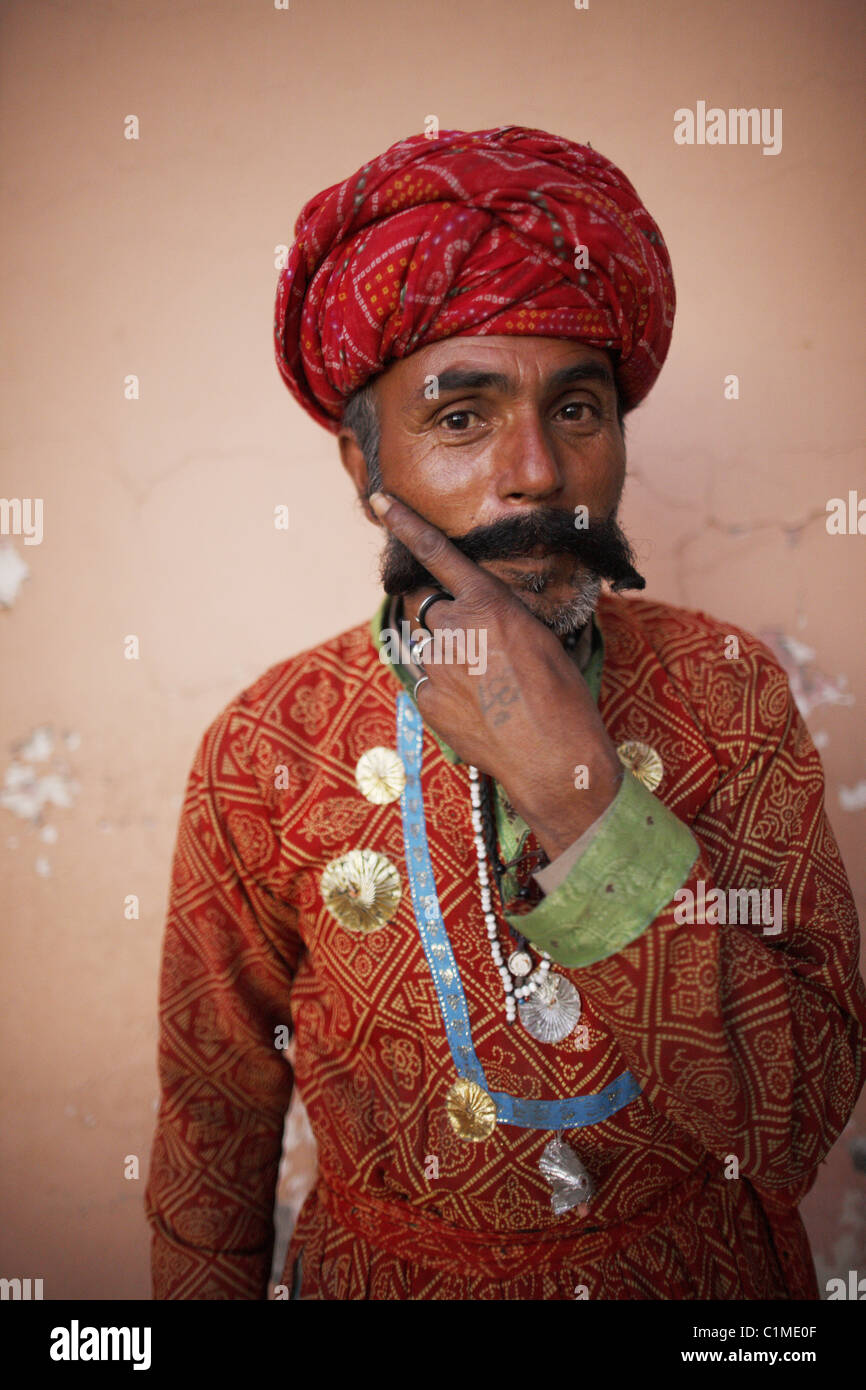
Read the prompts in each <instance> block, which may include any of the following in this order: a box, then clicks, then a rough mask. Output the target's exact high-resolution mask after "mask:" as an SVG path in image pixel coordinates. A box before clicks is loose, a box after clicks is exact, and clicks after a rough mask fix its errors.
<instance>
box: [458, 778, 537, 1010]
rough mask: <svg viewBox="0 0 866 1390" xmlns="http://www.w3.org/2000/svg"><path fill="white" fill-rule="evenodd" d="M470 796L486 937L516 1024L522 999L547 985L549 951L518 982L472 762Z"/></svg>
mask: <svg viewBox="0 0 866 1390" xmlns="http://www.w3.org/2000/svg"><path fill="white" fill-rule="evenodd" d="M469 795H470V797H471V798H472V829H473V831H474V834H475V856H476V858H477V860H478V885H479V887H480V889H481V907H482V910H483V912H484V921H485V923H486V925H487V939H488V941H489V942H490V954H491V956H492V957H493V964H494V965H495V967H496V969H497V970H498V971H499V977H500V979H501V980H502V989H503V991H504V994H505V1018H506V1021H507V1022H508V1023H514V1021H515V1019H516V1018H517V1003H518V1000H520V999H529V998H530V996H531V995H533V994H534V993H535V992H536V990H537V989H538V988H539V986H540V985H542V984H544V982H545V980H546V979H547V974H548V971H549V970H550V956H549V955H548V954H547V952H546V951H541V952H540V953H539V954H540V955H541V963H540V964H539V965H538V966H536V968H535V970H533V971H532V973H531V974H530V975H529V978H528V979H526V982H525V984H522V985H515V983H514V978H513V976H512V971H511V969H509V966H508V965H507V964H506V963H505V961H504V960H503V958H502V947H501V946H500V944H499V926H498V923H497V921H496V913H495V912H494V911H493V902H492V899H491V896H490V870H489V867H488V863H487V846H486V844H485V842H484V823H483V821H482V819H481V786H480V783H479V772H478V768H477V767H473V766H472V765H471V764H470V765H469ZM518 957H523V958H524V960H525V953H524V952H523V951H514V952H512V954H511V956H510V957H509V961H512V962H514V963H515V964H517V963H518V962H517V958H518ZM524 960H521V961H520V962H519V963H520V966H521V968H520V969H514V975H516V976H517V977H518V978H523V977H525V976H526V973H527V972H526V967H525V964H524Z"/></svg>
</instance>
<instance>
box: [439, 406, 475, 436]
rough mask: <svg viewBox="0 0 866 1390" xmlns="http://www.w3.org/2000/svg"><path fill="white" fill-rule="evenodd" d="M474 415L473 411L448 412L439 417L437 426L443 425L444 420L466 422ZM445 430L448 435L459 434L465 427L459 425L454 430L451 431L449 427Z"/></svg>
mask: <svg viewBox="0 0 866 1390" xmlns="http://www.w3.org/2000/svg"><path fill="white" fill-rule="evenodd" d="M474 414H475V411H474V410H449V411H448V413H447V414H446V415H440V416H439V424H440V425H444V424H445V421H446V420H467V419H468V418H469V416H470V415H474ZM447 428H448V432H449V434H459V433H460V431H461V428H465V426H462V427H461V426H460V425H458V426H457V428H456V429H452V428H451V426H450V425H449V426H447Z"/></svg>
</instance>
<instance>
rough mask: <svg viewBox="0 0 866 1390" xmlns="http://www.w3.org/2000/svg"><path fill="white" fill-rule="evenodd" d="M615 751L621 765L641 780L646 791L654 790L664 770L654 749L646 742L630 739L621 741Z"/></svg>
mask: <svg viewBox="0 0 866 1390" xmlns="http://www.w3.org/2000/svg"><path fill="white" fill-rule="evenodd" d="M616 751H617V756H618V758H619V760H620V762H621V763H622V764H623V766H624V767H627V768H628V770H629V772H631V773H633V774H634V776H635V777H636V778H637V779H638V781H639V782H643V784H644V786H645V787H646V788H647V790H648V791H651V792H654V791H655V789H656V787H657V786H658V785H659V782H660V781H661V780H662V777H663V776H664V771H665V768H664V763H663V762H662V760H661V758H660V757H659V755H658V753H657V752H656V750H655V749H654V748H650V746H649V744H648V743H639V742H638V741H637V739H631V740H630V741H629V742H628V743H621V744H620V745H619V747H618V748H617V750H616Z"/></svg>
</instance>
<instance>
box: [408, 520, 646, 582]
mask: <svg viewBox="0 0 866 1390" xmlns="http://www.w3.org/2000/svg"><path fill="white" fill-rule="evenodd" d="M574 522H575V518H574V516H573V515H572V514H571V512H564V511H562V510H561V509H559V508H546V509H540V510H537V511H534V512H524V513H521V514H520V515H519V516H512V517H504V518H503V519H502V520H501V521H495V522H492V523H491V524H490V525H489V526H478V527H476V528H475V529H474V530H472V531H467V532H466V534H465V535H463V536H450V537H449V540H450V541H451V544H452V545H454V546H456V548H457V549H458V550H459V551H460V552H461V553H462V554H463V555H465V556H466V557H467V558H468V559H470V560H474V561H475V563H476V564H478V563H480V562H481V561H483V560H516V559H520V558H522V557H524V556H528V555H529V554H530V552H531V551H532V550H534V549H535V548H536V547H537V546H544V549H545V552H546V553H549V554H554V553H563V552H564V553H566V554H569V555H575V556H576V557H577V558H578V559H579V560H581V561H582V562H583V563H584V564H585V565H586V566H587V568H588V569H590V570H592V571H593V572H594V573H595V574H597V575H598V576H599V577H600V578H602V579H607V580H608V581H609V582H610V585H611V588H612V589H613V590H614V591H615V592H616V593H618V592H619V591H620V590H622V589H645V588H646V580H645V579H644V578H643V576H642V575H641V574H639V573H638V571H637V570H636V569H635V567H634V554H633V552H632V549H631V546H630V545H629V542H628V541H627V539H626V537H625V535H624V534H623V532H622V530H621V529H620V526H619V524H618V522H617V521H616V520H615V518H614V517H608V518H606V519H603V520H600V521H590V522H589V524H588V525H587V526H585V527H577V526H575V524H574ZM381 575H382V583H383V586H384V589H385V592H386V593H388V594H406V593H410V592H412V591H413V590H414V589H420V588H421V587H422V586H426V585H432V586H433V587H434V588H435V587H439V585H438V581H437V580H436V579H434V578H433V576H432V575H431V574H430V572H429V570H427V569H425V567H424V566H423V565H422V564H421V562H420V561H419V560H416V558H415V556H414V555H413V554H412V552H411V550H409V549H408V548H407V547H406V546H405V545H403V543H402V541H398V540H397V538H396V537H395V536H389V538H388V543H387V546H386V549H385V553H384V555H383V557H382V564H381Z"/></svg>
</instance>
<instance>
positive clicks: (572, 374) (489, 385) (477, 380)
mask: <svg viewBox="0 0 866 1390" xmlns="http://www.w3.org/2000/svg"><path fill="white" fill-rule="evenodd" d="M428 375H433V376H435V377H436V381H437V385H438V389H439V393H440V394H442V393H443V392H446V391H483V390H485V389H487V390H493V391H502V392H503V393H504V394H505V395H509V394H511V393H512V392H513V390H514V387H513V383H512V381H511V379H510V378H509V377H507V376H506V375H505V374H504V373H503V372H488V371H482V370H481V369H478V368H472V367H448V368H446V370H445V371H444V372H439V373H438V375H437V374H436V373H435V372H434V373H431V374H428ZM580 381H597V382H599V383H600V384H601V385H603V386H608V387H610V389H611V390H615V389H616V386H615V382H614V379H613V373H612V372H611V370H610V368H609V367H608V366H606V365H605V364H604V363H603V362H575V363H574V364H573V365H572V366H570V367H560V368H559V370H558V371H555V372H554V373H553V375H552V376H551V377H548V379H547V381H546V382H545V383H544V386H545V390H547V391H551V392H553V391H561V390H562V389H563V388H564V387H566V386H572V385H574V384H575V383H576V382H580ZM412 399H413V401H423V400H429V399H431V397H429V396H427V395H426V386H421V387H419V388H418V390H417V391H416V392H415V394H414V396H413V397H412Z"/></svg>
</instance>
